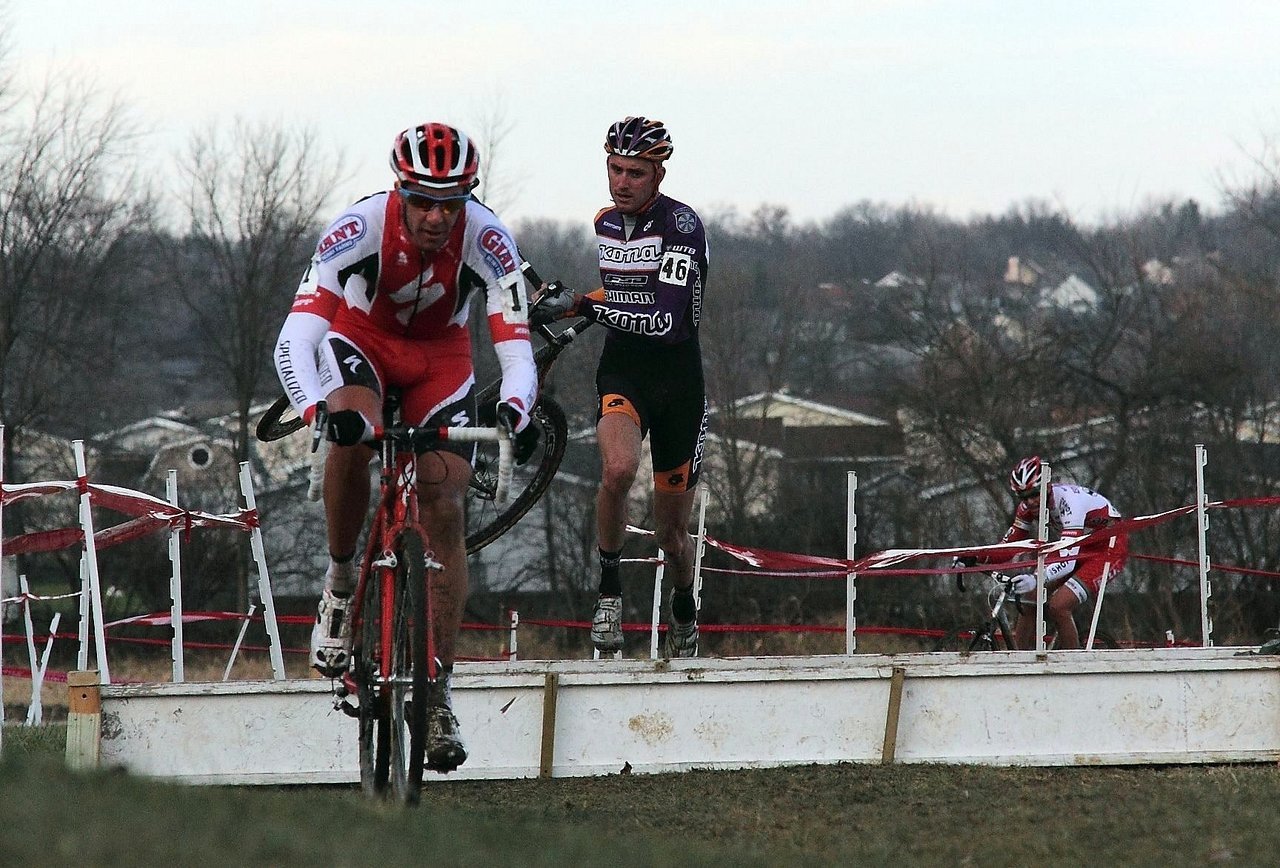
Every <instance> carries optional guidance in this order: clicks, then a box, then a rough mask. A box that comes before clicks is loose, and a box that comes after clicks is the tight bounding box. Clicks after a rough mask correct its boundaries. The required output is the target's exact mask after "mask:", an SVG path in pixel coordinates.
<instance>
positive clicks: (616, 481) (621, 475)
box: [600, 459, 637, 494]
mask: <svg viewBox="0 0 1280 868" xmlns="http://www.w3.org/2000/svg"><path fill="white" fill-rule="evenodd" d="M636 470H637V468H636V465H635V464H634V463H632V462H630V461H627V460H622V459H617V460H606V461H604V462H603V464H602V465H601V472H600V475H601V485H603V486H604V488H606V489H607V490H609V491H612V492H622V493H623V494H626V493H627V492H629V491H631V486H632V485H633V484H635V481H636Z"/></svg>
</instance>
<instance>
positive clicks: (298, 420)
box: [254, 395, 307, 443]
mask: <svg viewBox="0 0 1280 868" xmlns="http://www.w3.org/2000/svg"><path fill="white" fill-rule="evenodd" d="M306 424H307V423H306V422H304V421H302V417H301V416H299V415H298V414H297V413H295V412H294V410H293V405H292V404H290V403H289V399H288V398H286V397H285V396H284V395H281V396H280V397H279V398H276V402H275V403H274V404H272V405H271V406H270V407H268V408H267V412H265V413H263V414H262V418H261V419H259V420H258V425H257V427H256V428H255V429H254V432H255V433H256V434H257V435H258V439H259V440H261V441H263V442H264V443H270V442H271V441H273V440H279V439H280V438H282V437H288V436H289V435H290V434H292V433H293V432H295V431H301V430H302V429H303V428H304V427H306Z"/></svg>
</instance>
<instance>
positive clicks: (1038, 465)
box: [1009, 455, 1044, 498]
mask: <svg viewBox="0 0 1280 868" xmlns="http://www.w3.org/2000/svg"><path fill="white" fill-rule="evenodd" d="M1043 476H1044V462H1043V461H1041V460H1040V456H1039V455H1032V456H1031V457H1030V458H1024V459H1022V460H1021V461H1019V462H1018V463H1017V464H1016V465H1015V466H1014V468H1013V470H1011V471H1010V472H1009V490H1010V491H1012V492H1013V494H1014V496H1015V497H1019V498H1022V497H1030V496H1032V495H1033V494H1037V493H1039V491H1040V480H1041V479H1042V478H1043Z"/></svg>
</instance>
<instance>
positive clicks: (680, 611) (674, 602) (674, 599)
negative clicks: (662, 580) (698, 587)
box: [671, 587, 698, 624]
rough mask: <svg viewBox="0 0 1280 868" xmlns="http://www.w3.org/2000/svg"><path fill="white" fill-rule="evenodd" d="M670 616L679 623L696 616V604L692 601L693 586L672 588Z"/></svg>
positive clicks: (686, 622)
mask: <svg viewBox="0 0 1280 868" xmlns="http://www.w3.org/2000/svg"><path fill="white" fill-rule="evenodd" d="M671 616H672V617H673V618H675V619H676V620H677V621H679V622H680V623H681V624H688V623H691V622H692V621H694V620H696V619H697V617H698V606H697V604H696V603H695V602H694V601H693V588H692V587H689V588H674V589H673V590H672V592H671Z"/></svg>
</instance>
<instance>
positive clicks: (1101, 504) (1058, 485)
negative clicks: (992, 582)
mask: <svg viewBox="0 0 1280 868" xmlns="http://www.w3.org/2000/svg"><path fill="white" fill-rule="evenodd" d="M1043 476H1044V463H1043V462H1042V461H1041V460H1040V457H1039V456H1035V455H1033V456H1031V457H1030V458H1024V459H1022V460H1021V461H1019V462H1018V463H1017V465H1016V466H1015V467H1014V468H1013V470H1012V471H1011V472H1010V474H1009V490H1010V491H1012V492H1013V496H1014V497H1015V498H1017V501H1018V504H1017V507H1016V508H1015V509H1014V512H1013V521H1012V523H1011V524H1010V526H1009V530H1007V531H1006V532H1005V535H1004V536H1003V537H1002V538H1001V539H1000V542H1001V543H1007V542H1018V541H1020V540H1026V539H1034V538H1035V534H1036V524H1037V522H1038V520H1039V514H1040V501H1039V497H1040V482H1041V480H1042V478H1043ZM1048 508H1049V529H1050V534H1051V536H1052V535H1053V534H1055V533H1056V534H1057V536H1058V538H1060V539H1072V538H1074V537H1083V536H1085V535H1087V534H1089V533H1092V532H1093V531H1095V530H1098V529H1101V528H1106V527H1110V526H1111V525H1113V524H1115V523H1116V522H1118V521H1119V520H1120V512H1119V511H1118V510H1117V509H1116V508H1115V507H1114V506H1113V505H1112V504H1111V501H1110V500H1108V499H1107V498H1105V497H1103V496H1102V495H1101V494H1099V493H1098V492H1096V491H1094V490H1093V489H1091V488H1085V487H1084V486H1082V485H1076V484H1074V483H1069V482H1052V483H1050V484H1049V491H1048ZM1061 555H1062V556H1063V557H1064V558H1065V560H1061V561H1055V562H1053V563H1050V564H1048V565H1046V567H1045V571H1044V573H1045V593H1046V595H1047V600H1048V603H1047V606H1046V609H1045V616H1046V617H1047V618H1048V619H1049V620H1050V621H1052V622H1053V624H1054V626H1055V627H1056V630H1057V636H1058V640H1057V646H1056V647H1058V648H1063V649H1068V648H1079V647H1080V635H1079V631H1078V630H1077V629H1076V623H1075V618H1074V614H1075V610H1076V609H1077V608H1078V607H1079V606H1080V605H1081V604H1082V603H1086V602H1088V601H1089V597H1090V596H1091V595H1092V596H1093V597H1094V599H1097V596H1098V590H1099V588H1100V587H1101V585H1102V579H1103V577H1104V576H1105V577H1106V578H1107V581H1108V582H1110V581H1111V580H1112V579H1114V578H1115V576H1116V574H1117V573H1119V572H1120V570H1122V569H1124V564H1125V561H1126V560H1127V559H1128V555H1129V536H1128V534H1125V533H1117V534H1115V535H1113V536H1108V537H1105V538H1103V539H1099V540H1096V541H1091V540H1086V541H1084V542H1083V543H1081V544H1080V545H1077V546H1075V547H1073V548H1069V549H1064V550H1063V551H1062V552H1061ZM959 560H961V561H962V562H964V563H966V564H968V565H970V566H972V565H974V564H976V563H978V562H979V559H977V558H960V559H959ZM1035 589H1036V577H1035V575H1033V574H1031V573H1024V574H1022V575H1020V576H1017V577H1015V578H1014V582H1013V592H1014V593H1015V594H1017V595H1019V596H1020V597H1021V598H1022V599H1023V600H1029V601H1031V602H1032V603H1033V604H1034V602H1035ZM1035 620H1036V619H1035V607H1034V605H1032V606H1019V615H1018V621H1017V623H1016V624H1015V625H1014V639H1015V641H1016V642H1017V644H1018V647H1019V648H1033V647H1035V635H1036V634H1035V630H1036V625H1035Z"/></svg>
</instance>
